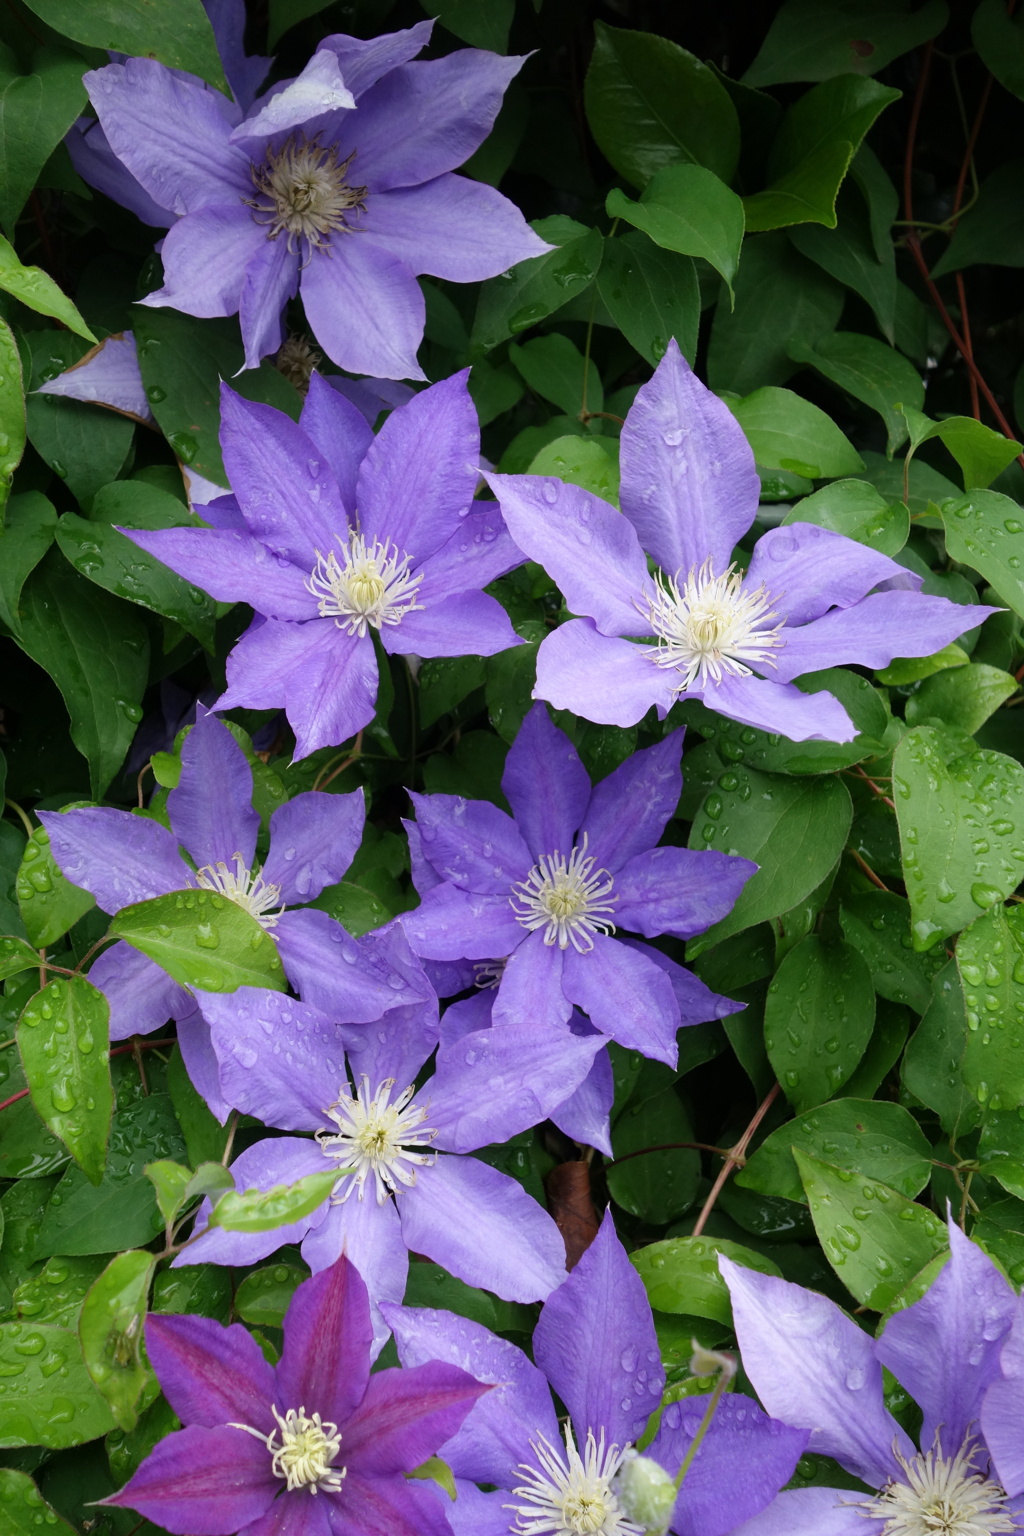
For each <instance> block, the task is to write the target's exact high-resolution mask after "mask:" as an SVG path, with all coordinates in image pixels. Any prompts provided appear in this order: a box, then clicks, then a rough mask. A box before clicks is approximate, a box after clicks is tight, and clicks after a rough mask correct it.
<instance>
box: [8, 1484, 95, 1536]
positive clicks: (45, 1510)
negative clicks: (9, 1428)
mask: <svg viewBox="0 0 1024 1536" xmlns="http://www.w3.org/2000/svg"><path fill="white" fill-rule="evenodd" d="M0 1508H2V1509H3V1512H4V1515H5V1517H6V1518H7V1519H8V1520H10V1522H11V1525H10V1530H9V1533H8V1536H39V1532H40V1529H42V1530H44V1531H45V1532H46V1536H77V1533H76V1532H75V1530H74V1528H73V1527H72V1526H70V1525H68V1523H67V1521H66V1520H63V1519H62V1518H61V1516H60V1515H58V1513H57V1511H56V1510H55V1509H54V1508H53V1506H52V1505H50V1504H47V1502H46V1500H45V1499H44V1498H43V1496H42V1494H41V1493H40V1492H39V1489H38V1488H37V1487H36V1485H35V1483H34V1482H33V1481H32V1479H31V1478H30V1477H29V1475H28V1473H27V1472H16V1471H15V1470H14V1468H13V1467H0Z"/></svg>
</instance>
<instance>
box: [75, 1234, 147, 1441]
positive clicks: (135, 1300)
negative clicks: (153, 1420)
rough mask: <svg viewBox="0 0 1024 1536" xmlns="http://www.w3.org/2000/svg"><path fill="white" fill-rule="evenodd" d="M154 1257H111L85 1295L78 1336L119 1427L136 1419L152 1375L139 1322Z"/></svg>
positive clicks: (142, 1318)
mask: <svg viewBox="0 0 1024 1536" xmlns="http://www.w3.org/2000/svg"><path fill="white" fill-rule="evenodd" d="M155 1267H156V1256H155V1254H152V1253H145V1252H140V1251H139V1250H137V1249H135V1250H131V1251H129V1252H128V1253H118V1254H116V1255H115V1256H114V1258H112V1259H111V1261H110V1263H109V1264H108V1265H107V1267H106V1269H105V1270H104V1271H103V1273H102V1275H100V1276H99V1278H98V1279H97V1280H96V1281H95V1282H94V1284H93V1286H92V1288H91V1290H90V1291H89V1294H88V1295H87V1296H86V1298H85V1302H84V1303H83V1306H82V1312H81V1315H80V1317H79V1319H78V1337H79V1339H80V1340H81V1343H82V1355H83V1357H84V1359H85V1364H86V1367H87V1369H88V1371H89V1375H90V1376H91V1377H92V1379H93V1381H94V1382H95V1383H96V1386H97V1387H98V1388H99V1390H100V1392H102V1394H103V1396H104V1397H105V1398H106V1400H107V1403H108V1404H109V1405H110V1411H111V1413H112V1414H113V1415H114V1418H115V1420H116V1422H117V1424H118V1425H119V1426H120V1428H121V1429H134V1428H135V1425H136V1424H137V1423H138V1418H139V1413H138V1403H139V1399H140V1397H141V1396H142V1394H143V1392H144V1391H145V1390H146V1388H147V1386H148V1387H150V1389H151V1391H152V1395H153V1396H154V1397H155V1396H156V1395H157V1391H158V1389H157V1384H156V1378H155V1376H154V1375H153V1372H152V1370H151V1369H150V1367H149V1364H148V1362H147V1361H146V1358H145V1352H144V1348H143V1326H144V1324H145V1320H146V1311H147V1308H148V1302H149V1285H150V1280H151V1279H152V1275H153V1270H154V1268H155Z"/></svg>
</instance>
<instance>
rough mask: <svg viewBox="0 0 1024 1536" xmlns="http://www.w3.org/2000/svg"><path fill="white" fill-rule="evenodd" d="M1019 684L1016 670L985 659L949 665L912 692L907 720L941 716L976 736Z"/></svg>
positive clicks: (926, 720)
mask: <svg viewBox="0 0 1024 1536" xmlns="http://www.w3.org/2000/svg"><path fill="white" fill-rule="evenodd" d="M1018 686H1019V685H1018V683H1017V679H1016V678H1015V677H1014V675H1013V673H1012V672H1003V671H1001V670H1000V668H999V667H989V666H986V665H985V664H984V663H982V662H975V663H972V664H971V665H969V666H966V667H947V668H946V669H945V670H943V671H941V672H936V673H933V675H932V676H931V677H926V678H925V680H924V682H923V683H922V684H921V686H920V688H919V689H918V690H917V692H916V693H913V694H911V696H910V698H909V699H908V700H907V703H906V709H905V711H904V713H905V715H906V720H907V724H908V725H927V724H928V723H929V722H931V721H933V720H939V721H941V723H942V724H943V725H948V726H949V727H950V729H951V730H954V731H963V733H964V735H965V736H973V735H974V733H975V731H978V730H980V729H981V727H982V726H983V725H984V724H985V721H986V720H987V719H988V718H989V716H990V715H993V714H995V712H996V710H997V709H998V708H999V706H1000V704H1003V703H1005V702H1006V700H1007V699H1008V698H1009V697H1010V695H1011V694H1012V693H1016V692H1017V688H1018Z"/></svg>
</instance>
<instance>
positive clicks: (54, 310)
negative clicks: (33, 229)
mask: <svg viewBox="0 0 1024 1536" xmlns="http://www.w3.org/2000/svg"><path fill="white" fill-rule="evenodd" d="M0 288H2V289H4V291H5V292H6V293H10V294H12V295H13V296H14V298H16V299H19V300H20V301H21V303H22V304H26V305H27V306H28V308H29V309H34V310H35V311H36V313H37V314H40V315H52V316H53V318H54V319H55V320H59V321H60V322H61V324H62V325H66V326H67V328H68V330H69V331H74V332H75V334H76V335H77V336H84V337H85V339H86V340H87V341H95V340H96V337H95V336H94V335H93V333H92V331H90V329H89V327H88V326H87V325H86V323H85V321H84V320H83V319H82V317H81V315H80V314H79V313H78V310H77V309H76V308H75V306H74V305H73V304H72V302H71V300H70V299H69V298H68V297H67V295H66V294H64V293H62V292H61V290H60V289H59V288H58V287H57V284H56V283H55V282H54V280H53V278H52V277H51V276H50V275H49V273H48V272H44V271H43V270H42V268H41V267H23V266H22V264H21V262H20V261H19V260H18V255H17V252H16V251H15V249H14V246H13V245H11V243H10V241H9V240H5V239H4V238H3V236H2V235H0Z"/></svg>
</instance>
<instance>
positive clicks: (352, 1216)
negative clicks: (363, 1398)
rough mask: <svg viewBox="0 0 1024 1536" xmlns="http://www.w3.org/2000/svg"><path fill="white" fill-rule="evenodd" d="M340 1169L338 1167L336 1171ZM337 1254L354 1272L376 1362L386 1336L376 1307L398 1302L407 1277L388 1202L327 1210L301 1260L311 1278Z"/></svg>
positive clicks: (352, 1200)
mask: <svg viewBox="0 0 1024 1536" xmlns="http://www.w3.org/2000/svg"><path fill="white" fill-rule="evenodd" d="M343 1166H344V1164H343V1163H342V1162H339V1163H338V1167H339V1169H340V1168H342V1167H343ZM343 1253H344V1254H345V1255H346V1256H347V1257H348V1258H349V1259H350V1260H351V1261H352V1263H353V1264H354V1265H355V1267H356V1269H358V1271H359V1273H360V1275H361V1276H362V1279H363V1282H364V1284H365V1286H366V1289H367V1292H368V1295H369V1301H370V1316H371V1319H372V1324H373V1344H372V1347H371V1355H372V1356H373V1357H374V1358H376V1356H377V1355H378V1354H380V1351H381V1349H382V1348H383V1347H384V1344H385V1343H386V1342H387V1338H388V1334H389V1333H390V1329H389V1327H388V1325H387V1323H386V1322H385V1320H384V1317H383V1315H382V1313H381V1310H380V1303H381V1302H382V1301H387V1302H393V1303H394V1302H399V1301H401V1299H402V1297H403V1296H404V1295H405V1286H406V1280H407V1277H408V1274H409V1250H408V1249H407V1248H406V1246H405V1241H404V1239H403V1237H402V1223H401V1220H400V1219H399V1215H398V1208H397V1206H396V1205H395V1202H394V1201H393V1200H385V1201H384V1203H383V1204H382V1205H378V1204H377V1201H376V1200H375V1199H374V1198H373V1195H372V1193H370V1194H367V1195H364V1198H363V1199H362V1200H360V1199H359V1197H358V1195H357V1194H355V1193H353V1194H351V1195H350V1196H349V1197H348V1199H347V1200H342V1201H340V1202H339V1203H338V1204H337V1205H332V1206H331V1207H330V1208H329V1210H328V1212H327V1215H326V1217H325V1219H324V1220H323V1221H322V1222H321V1223H320V1225H319V1226H318V1227H316V1228H314V1230H313V1231H312V1232H310V1233H308V1234H307V1236H306V1238H305V1239H304V1241H303V1244H302V1257H303V1258H304V1259H305V1261H306V1263H307V1264H308V1265H309V1267H310V1269H311V1270H312V1271H313V1273H314V1274H316V1273H317V1271H318V1270H321V1269H326V1268H327V1267H328V1265H330V1264H334V1263H336V1262H337V1260H338V1258H339V1256H340V1255H341V1254H343Z"/></svg>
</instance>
